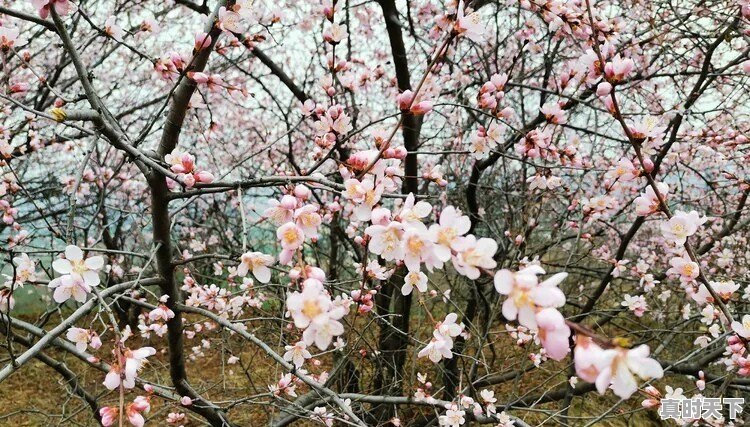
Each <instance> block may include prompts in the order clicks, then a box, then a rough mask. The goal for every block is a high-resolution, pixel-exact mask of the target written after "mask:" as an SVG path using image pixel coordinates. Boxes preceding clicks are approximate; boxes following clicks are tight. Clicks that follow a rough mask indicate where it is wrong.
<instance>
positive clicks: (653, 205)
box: [635, 182, 669, 216]
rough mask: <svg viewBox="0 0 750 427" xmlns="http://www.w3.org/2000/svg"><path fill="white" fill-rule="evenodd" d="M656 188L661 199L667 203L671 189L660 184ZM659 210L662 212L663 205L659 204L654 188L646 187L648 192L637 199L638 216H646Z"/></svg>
mask: <svg viewBox="0 0 750 427" xmlns="http://www.w3.org/2000/svg"><path fill="white" fill-rule="evenodd" d="M656 188H658V189H659V194H660V196H661V199H662V200H664V201H665V202H666V200H667V193H668V192H669V187H668V186H667V184H665V183H663V182H659V183H657V184H656ZM659 210H661V205H660V203H659V198H658V197H656V192H655V191H654V188H653V187H651V186H648V187H646V191H644V192H643V193H641V195H640V196H638V197H636V199H635V213H636V215H639V216H646V215H650V214H652V213H654V212H658V211H659Z"/></svg>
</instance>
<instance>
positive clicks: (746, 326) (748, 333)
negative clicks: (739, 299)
mask: <svg viewBox="0 0 750 427" xmlns="http://www.w3.org/2000/svg"><path fill="white" fill-rule="evenodd" d="M732 330H733V331H734V332H735V333H736V334H737V335H739V336H741V337H742V338H750V314H746V315H744V316H742V322H738V321H736V320H735V321H734V322H732Z"/></svg>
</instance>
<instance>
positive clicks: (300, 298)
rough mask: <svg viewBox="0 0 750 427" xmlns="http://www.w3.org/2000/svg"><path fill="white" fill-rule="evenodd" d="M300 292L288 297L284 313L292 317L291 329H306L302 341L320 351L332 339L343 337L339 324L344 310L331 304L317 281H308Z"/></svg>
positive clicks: (341, 327) (321, 285)
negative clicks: (292, 326) (293, 326)
mask: <svg viewBox="0 0 750 427" xmlns="http://www.w3.org/2000/svg"><path fill="white" fill-rule="evenodd" d="M303 286H304V287H303V289H302V292H292V293H289V294H288V295H287V299H286V305H287V310H289V313H290V314H291V315H292V319H293V320H294V325H295V326H296V327H298V328H300V329H305V331H304V332H303V334H302V340H303V341H304V343H305V344H307V345H312V344H313V343H314V344H315V345H316V346H317V347H318V348H319V349H321V350H325V349H327V348H328V346H329V345H330V344H331V341H332V340H333V337H336V336H339V335H341V334H343V333H344V325H342V324H341V322H339V320H340V319H341V318H342V317H344V315H345V314H346V310H347V309H346V308H344V307H343V306H341V305H337V304H334V303H333V301H331V297H330V295H328V292H327V291H326V290H325V288H324V287H323V284H322V283H321V282H320V281H319V280H316V279H312V278H310V279H307V280H305V281H304V283H303Z"/></svg>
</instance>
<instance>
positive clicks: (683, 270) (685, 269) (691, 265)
mask: <svg viewBox="0 0 750 427" xmlns="http://www.w3.org/2000/svg"><path fill="white" fill-rule="evenodd" d="M669 265H671V266H672V268H670V269H669V270H667V274H677V275H679V276H680V281H681V282H683V283H689V282H692V281H693V280H695V278H696V277H698V276H699V275H700V267H699V266H698V263H696V262H693V261H692V260H691V259H690V258H688V257H674V258H672V259H670V260H669Z"/></svg>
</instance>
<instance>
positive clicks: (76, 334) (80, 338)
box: [65, 328, 102, 351]
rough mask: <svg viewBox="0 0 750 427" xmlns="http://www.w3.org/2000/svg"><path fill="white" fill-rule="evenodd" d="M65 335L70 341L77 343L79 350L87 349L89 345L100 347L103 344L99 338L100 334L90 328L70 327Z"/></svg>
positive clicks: (94, 347)
mask: <svg viewBox="0 0 750 427" xmlns="http://www.w3.org/2000/svg"><path fill="white" fill-rule="evenodd" d="M65 337H66V338H67V339H68V341H70V342H72V343H75V345H76V349H78V351H86V348H87V347H88V346H91V348H93V349H98V348H99V347H101V346H102V340H101V339H100V338H99V335H98V334H97V333H96V332H94V331H90V330H88V329H82V328H70V329H68V332H67V334H66V335H65Z"/></svg>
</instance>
